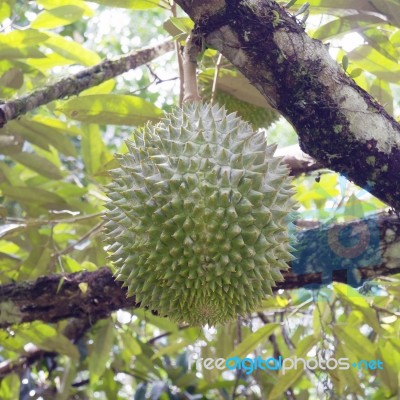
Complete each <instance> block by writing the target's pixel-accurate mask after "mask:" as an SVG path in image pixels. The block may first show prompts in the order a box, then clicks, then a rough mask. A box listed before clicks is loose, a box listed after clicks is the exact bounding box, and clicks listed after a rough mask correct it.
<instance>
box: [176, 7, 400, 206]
mask: <svg viewBox="0 0 400 400" xmlns="http://www.w3.org/2000/svg"><path fill="white" fill-rule="evenodd" d="M177 3H178V4H179V5H180V6H181V7H182V8H183V9H184V10H185V11H186V12H187V13H188V14H189V16H190V17H191V18H192V19H193V20H194V21H195V24H196V25H195V32H196V33H197V34H198V35H199V37H201V38H202V40H204V41H205V43H206V45H207V46H209V47H212V48H215V49H217V50H219V51H220V52H221V53H222V54H223V55H224V56H225V57H226V58H228V59H229V60H230V61H231V62H232V63H233V64H234V65H235V66H236V67H237V68H238V69H239V70H240V71H241V72H242V73H243V74H244V75H245V76H246V77H247V78H248V79H249V80H250V82H251V83H252V84H253V85H254V86H255V87H256V88H257V89H258V90H259V91H260V92H261V94H262V95H263V96H264V97H265V98H266V99H267V100H268V101H269V103H270V104H271V105H272V106H273V107H274V108H276V109H277V110H278V111H279V112H280V113H281V114H282V115H283V116H285V118H286V119H287V120H288V121H289V122H290V123H291V124H292V125H293V127H294V128H295V130H296V131H297V133H298V136H299V142H300V145H301V148H302V150H303V151H305V152H306V153H307V154H309V155H311V156H312V157H313V158H315V159H316V160H317V161H318V162H320V163H321V164H322V165H323V166H325V167H328V168H330V169H332V170H334V171H337V172H340V173H341V174H343V175H345V176H347V177H348V178H349V179H350V180H352V181H353V182H354V183H356V184H357V185H359V186H361V187H363V188H365V189H366V190H368V191H369V192H371V193H372V194H373V195H375V196H376V197H378V198H380V199H381V200H382V201H384V202H385V203H387V204H388V205H390V206H392V207H393V208H395V209H397V210H399V209H400V175H399V174H398V171H399V168H400V125H399V124H398V123H397V122H396V121H395V120H394V119H393V118H392V117H391V116H390V115H388V114H387V112H386V111H385V110H384V108H383V107H382V106H381V105H380V104H378V103H377V102H376V101H375V100H374V99H373V98H372V97H371V96H370V95H369V94H368V93H366V92H365V91H364V90H362V89H361V88H359V87H358V86H357V85H356V84H355V82H354V81H353V80H352V79H351V78H350V77H349V76H348V75H347V74H346V73H345V72H344V71H343V70H342V68H341V67H340V66H339V65H338V64H337V63H336V62H335V61H334V60H333V59H332V58H331V57H330V55H329V52H328V48H327V47H326V46H325V45H324V44H323V43H322V42H320V41H318V40H314V39H311V38H310V37H309V36H307V34H306V33H305V32H304V27H303V26H302V25H301V23H299V22H298V21H297V20H296V18H295V17H293V16H292V15H290V14H289V13H288V12H287V10H286V9H285V8H284V7H282V6H280V5H279V4H277V3H276V2H274V1H270V0H259V1H256V0H252V1H250V0H242V1H238V0H233V1H229V2H228V1H226V2H225V1H218V2H215V1H211V0H207V1H197V0H177Z"/></svg>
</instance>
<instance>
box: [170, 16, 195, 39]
mask: <svg viewBox="0 0 400 400" xmlns="http://www.w3.org/2000/svg"><path fill="white" fill-rule="evenodd" d="M163 26H164V29H165V30H166V31H167V32H168V33H169V34H170V35H171V36H172V37H176V36H177V35H180V34H182V33H186V34H189V33H190V32H191V31H192V29H193V27H194V22H193V21H192V20H191V19H190V18H186V17H171V18H170V19H168V20H167V21H165V22H164V25H163Z"/></svg>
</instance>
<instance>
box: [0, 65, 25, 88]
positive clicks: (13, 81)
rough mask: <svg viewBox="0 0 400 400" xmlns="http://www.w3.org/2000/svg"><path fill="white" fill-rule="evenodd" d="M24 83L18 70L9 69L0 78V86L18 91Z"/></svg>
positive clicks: (22, 76)
mask: <svg viewBox="0 0 400 400" xmlns="http://www.w3.org/2000/svg"><path fill="white" fill-rule="evenodd" d="M23 83H24V75H23V73H22V71H21V70H20V69H19V68H11V69H9V70H8V71H7V72H5V73H4V74H3V75H2V76H1V78H0V86H5V87H8V88H11V89H19V88H20V87H21V86H22V84H23Z"/></svg>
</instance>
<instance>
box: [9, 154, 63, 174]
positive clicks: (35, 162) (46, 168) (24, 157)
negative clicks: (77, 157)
mask: <svg viewBox="0 0 400 400" xmlns="http://www.w3.org/2000/svg"><path fill="white" fill-rule="evenodd" d="M12 158H13V159H14V160H15V161H17V162H19V163H20V164H22V165H25V167H28V168H29V169H31V170H33V171H35V172H37V173H39V174H40V175H43V176H45V177H46V178H50V179H62V178H63V176H64V174H63V173H62V172H61V171H60V170H59V169H58V167H57V166H56V165H54V164H53V163H52V162H50V161H48V160H46V159H45V158H44V157H40V156H38V155H37V154H34V153H26V152H22V153H19V154H14V155H13V156H12Z"/></svg>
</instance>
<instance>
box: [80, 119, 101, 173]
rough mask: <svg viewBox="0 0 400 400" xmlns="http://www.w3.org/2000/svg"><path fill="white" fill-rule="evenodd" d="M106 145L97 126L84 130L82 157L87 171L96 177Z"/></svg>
mask: <svg viewBox="0 0 400 400" xmlns="http://www.w3.org/2000/svg"><path fill="white" fill-rule="evenodd" d="M104 148H105V145H104V143H103V139H102V137H101V134H100V130H99V128H98V126H96V125H89V126H88V127H86V128H85V129H84V130H83V135H82V157H83V162H84V163H85V167H86V171H87V173H88V174H90V175H94V174H95V173H96V172H97V171H98V170H99V169H100V167H101V165H102V163H101V154H102V152H103V149H104Z"/></svg>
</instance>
